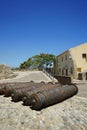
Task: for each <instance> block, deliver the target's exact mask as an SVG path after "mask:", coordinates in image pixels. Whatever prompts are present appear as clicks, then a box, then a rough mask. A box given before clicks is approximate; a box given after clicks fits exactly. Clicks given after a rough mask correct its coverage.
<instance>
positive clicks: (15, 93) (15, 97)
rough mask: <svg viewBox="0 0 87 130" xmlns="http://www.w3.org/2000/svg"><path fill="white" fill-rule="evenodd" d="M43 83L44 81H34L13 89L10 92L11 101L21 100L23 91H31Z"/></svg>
mask: <svg viewBox="0 0 87 130" xmlns="http://www.w3.org/2000/svg"><path fill="white" fill-rule="evenodd" d="M44 84H45V83H44V82H41V83H34V84H30V85H29V86H27V87H24V88H19V89H14V90H13V91H12V94H11V98H12V101H14V102H18V101H21V100H22V98H23V95H24V92H27V91H32V90H33V89H36V88H38V87H41V86H43V85H44Z"/></svg>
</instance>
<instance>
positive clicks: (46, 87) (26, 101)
mask: <svg viewBox="0 0 87 130" xmlns="http://www.w3.org/2000/svg"><path fill="white" fill-rule="evenodd" d="M56 85H57V86H58V87H60V86H61V84H56ZM53 87H54V84H53V83H52V82H49V83H47V84H44V85H43V86H41V87H38V88H37V89H34V90H32V91H27V92H25V93H24V95H23V98H22V101H23V104H24V105H27V106H30V105H31V95H32V94H35V93H37V92H40V91H45V90H49V89H51V88H53Z"/></svg>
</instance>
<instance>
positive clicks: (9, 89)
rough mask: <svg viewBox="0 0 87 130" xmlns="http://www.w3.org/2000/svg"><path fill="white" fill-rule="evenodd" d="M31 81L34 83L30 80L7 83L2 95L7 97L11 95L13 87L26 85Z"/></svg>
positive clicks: (31, 82) (30, 83)
mask: <svg viewBox="0 0 87 130" xmlns="http://www.w3.org/2000/svg"><path fill="white" fill-rule="evenodd" d="M33 83H34V82H33V81H30V82H15V83H11V84H8V85H6V86H5V87H4V89H3V92H4V96H5V97H9V96H11V93H12V91H13V89H19V88H23V87H27V86H29V85H32V84H33Z"/></svg>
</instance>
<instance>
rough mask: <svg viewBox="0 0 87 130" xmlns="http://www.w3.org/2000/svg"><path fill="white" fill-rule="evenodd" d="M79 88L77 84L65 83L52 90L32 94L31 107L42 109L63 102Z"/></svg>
mask: <svg viewBox="0 0 87 130" xmlns="http://www.w3.org/2000/svg"><path fill="white" fill-rule="evenodd" d="M77 92H78V88H77V86H76V85H75V84H72V85H63V87H57V86H56V87H53V88H51V89H50V90H45V91H40V92H38V93H35V94H33V95H32V96H31V106H30V107H31V109H34V110H41V109H42V108H46V107H48V106H51V105H54V104H56V103H59V102H62V101H64V100H66V99H68V98H70V97H72V96H74V95H75V94H77Z"/></svg>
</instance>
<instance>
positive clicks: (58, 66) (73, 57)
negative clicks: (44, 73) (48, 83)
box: [54, 43, 87, 80]
mask: <svg viewBox="0 0 87 130" xmlns="http://www.w3.org/2000/svg"><path fill="white" fill-rule="evenodd" d="M54 72H55V74H57V75H67V76H71V77H72V78H75V79H81V80H82V79H86V80H87V43H84V44H81V45H79V46H76V47H74V48H71V49H69V50H67V51H65V52H63V53H62V54H60V55H58V56H56V62H55V64H54Z"/></svg>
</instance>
